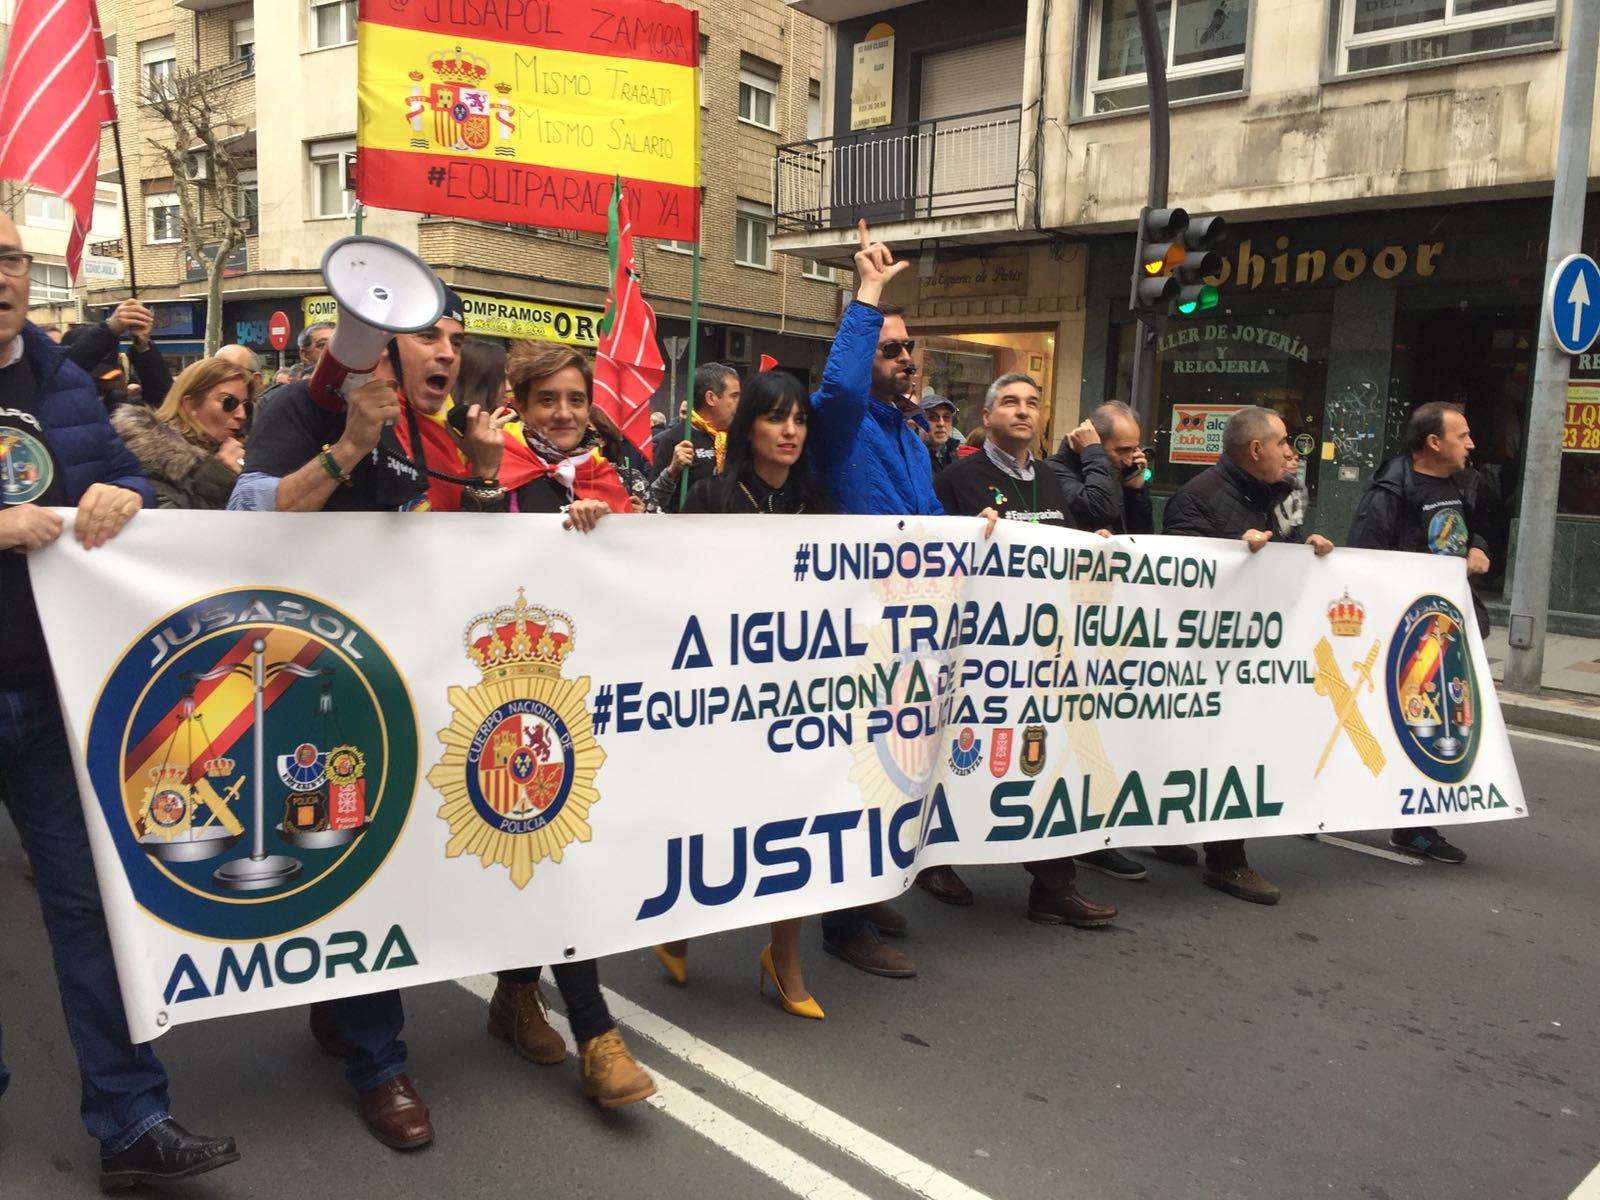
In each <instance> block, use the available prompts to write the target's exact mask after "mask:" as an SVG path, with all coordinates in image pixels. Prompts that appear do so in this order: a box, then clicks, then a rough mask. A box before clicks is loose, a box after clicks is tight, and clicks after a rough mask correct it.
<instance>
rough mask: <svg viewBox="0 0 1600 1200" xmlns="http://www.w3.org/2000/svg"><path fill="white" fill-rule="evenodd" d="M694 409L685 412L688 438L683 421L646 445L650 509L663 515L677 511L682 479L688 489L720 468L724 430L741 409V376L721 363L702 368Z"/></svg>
mask: <svg viewBox="0 0 1600 1200" xmlns="http://www.w3.org/2000/svg"><path fill="white" fill-rule="evenodd" d="M693 386H694V407H693V408H692V409H691V410H690V412H689V422H690V429H689V436H688V437H684V436H683V422H682V421H679V422H678V423H677V424H675V425H668V426H667V427H666V428H664V429H663V430H661V432H660V433H658V434H656V435H655V437H654V438H652V439H651V441H650V462H651V466H652V468H653V469H654V470H655V472H656V478H655V482H654V483H653V484H652V485H651V488H650V500H649V503H650V506H651V507H652V508H653V509H658V510H660V511H662V512H680V511H682V507H683V506H682V505H681V504H680V503H679V498H680V497H681V496H683V495H684V488H683V483H682V477H683V473H684V471H685V470H687V471H688V472H689V486H690V487H693V486H694V485H695V484H697V483H699V482H700V481H701V480H702V479H710V478H711V477H712V476H713V475H715V474H716V473H717V472H718V471H719V470H721V468H722V446H723V443H724V442H725V441H726V440H727V435H728V425H729V423H730V422H732V420H733V414H734V413H735V412H736V411H737V410H738V408H739V394H740V391H739V372H737V371H735V370H734V369H733V368H732V367H727V366H724V365H723V364H721V363H714V362H713V363H701V364H700V365H699V366H698V367H696V368H695V371H694V385H693Z"/></svg>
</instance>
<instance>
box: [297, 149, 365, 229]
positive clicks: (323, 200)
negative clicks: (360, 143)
mask: <svg viewBox="0 0 1600 1200" xmlns="http://www.w3.org/2000/svg"><path fill="white" fill-rule="evenodd" d="M308 149H309V153H310V159H311V215H312V216H313V217H347V216H349V215H350V213H351V211H352V210H353V209H354V207H355V202H356V194H355V192H353V191H351V190H350V189H349V188H348V187H346V186H345V184H347V183H348V182H349V177H350V166H351V163H352V161H353V160H354V158H355V154H356V140H355V139H354V138H340V139H339V140H338V141H333V142H313V143H311V145H310V147H309V148H308Z"/></svg>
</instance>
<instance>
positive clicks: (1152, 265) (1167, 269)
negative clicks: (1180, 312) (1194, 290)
mask: <svg viewBox="0 0 1600 1200" xmlns="http://www.w3.org/2000/svg"><path fill="white" fill-rule="evenodd" d="M1188 227H1189V214H1188V213H1186V212H1184V211H1183V209H1181V208H1146V209H1143V210H1141V211H1140V213H1139V234H1138V237H1137V238H1136V239H1135V246H1134V257H1133V287H1132V291H1131V294H1130V295H1129V297H1128V307H1129V308H1131V309H1132V310H1133V311H1134V314H1135V315H1136V316H1138V317H1139V318H1140V319H1141V320H1145V321H1147V322H1149V323H1151V324H1156V323H1159V322H1160V320H1161V318H1163V317H1165V316H1166V315H1167V309H1168V306H1169V304H1170V303H1171V302H1173V301H1175V300H1176V299H1177V297H1178V292H1179V288H1180V286H1181V285H1180V284H1179V282H1178V280H1177V279H1176V278H1174V276H1173V271H1174V270H1176V269H1177V268H1178V267H1179V266H1180V265H1181V264H1182V263H1183V262H1184V260H1185V258H1186V257H1187V256H1188V250H1187V249H1186V248H1185V246H1184V244H1183V240H1182V239H1183V235H1184V231H1185V230H1186V229H1188Z"/></svg>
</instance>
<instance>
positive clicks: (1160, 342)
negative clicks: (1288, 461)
mask: <svg viewBox="0 0 1600 1200" xmlns="http://www.w3.org/2000/svg"><path fill="white" fill-rule="evenodd" d="M1308 303H1309V304H1310V305H1315V306H1320V307H1321V311H1318V309H1317V308H1316V307H1313V308H1310V309H1309V310H1300V311H1284V309H1283V308H1282V307H1279V306H1262V305H1248V306H1247V305H1243V304H1241V305H1238V306H1236V307H1228V308H1217V309H1213V310H1212V311H1211V313H1210V314H1208V315H1207V317H1206V318H1205V319H1203V320H1193V321H1182V322H1174V323H1172V324H1171V325H1169V326H1168V328H1167V329H1166V330H1165V331H1164V332H1163V333H1162V334H1161V335H1160V336H1159V337H1158V338H1157V341H1156V371H1155V396H1156V406H1155V413H1156V416H1155V427H1154V428H1153V429H1147V430H1145V431H1144V438H1145V442H1146V444H1147V445H1149V446H1151V447H1152V448H1153V452H1152V454H1151V455H1150V467H1151V470H1152V471H1153V476H1152V486H1153V487H1155V489H1156V490H1157V491H1158V492H1162V493H1170V492H1175V491H1177V490H1178V488H1180V487H1182V486H1183V485H1184V484H1185V483H1186V482H1188V481H1189V480H1190V479H1191V478H1193V477H1194V476H1195V475H1196V474H1198V473H1199V472H1200V471H1201V470H1204V469H1205V468H1206V467H1208V466H1210V465H1211V464H1212V463H1214V462H1216V460H1217V455H1218V451H1219V450H1220V449H1221V444H1222V439H1221V433H1222V426H1223V425H1224V424H1226V422H1227V419H1228V417H1229V416H1230V415H1231V414H1232V413H1233V412H1235V411H1237V410H1238V409H1240V408H1242V407H1244V406H1246V405H1251V404H1256V405H1260V406H1261V407H1262V408H1270V409H1272V410H1273V411H1274V412H1276V413H1277V414H1278V415H1279V416H1281V417H1282V418H1283V423H1284V425H1285V427H1286V428H1287V429H1288V431H1289V437H1290V439H1291V440H1294V439H1298V440H1299V443H1300V448H1301V450H1302V453H1301V459H1300V478H1301V482H1302V483H1303V484H1304V485H1305V487H1306V491H1307V494H1308V496H1309V498H1310V499H1312V500H1315V499H1316V496H1317V486H1318V475H1319V468H1320V465H1321V454H1320V452H1319V451H1320V448H1321V446H1322V443H1323V440H1324V437H1323V434H1324V429H1325V422H1324V404H1325V401H1326V396H1327V382H1328V343H1329V338H1330V336H1331V333H1332V328H1333V313H1332V310H1331V299H1330V298H1329V297H1328V296H1327V295H1323V296H1319V297H1314V298H1310V299H1309V301H1308ZM1135 328H1136V326H1134V325H1133V324H1131V323H1128V324H1122V325H1119V326H1117V327H1116V336H1117V342H1116V360H1117V379H1118V388H1117V392H1116V396H1115V398H1116V399H1120V400H1126V399H1128V393H1129V390H1130V382H1131V379H1132V374H1133V342H1134V330H1135Z"/></svg>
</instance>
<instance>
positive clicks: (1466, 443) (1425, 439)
mask: <svg viewBox="0 0 1600 1200" xmlns="http://www.w3.org/2000/svg"><path fill="white" fill-rule="evenodd" d="M1471 453H1472V431H1471V430H1470V429H1468V428H1467V417H1466V414H1465V413H1463V412H1462V411H1461V409H1460V408H1458V407H1456V406H1455V405H1454V404H1444V403H1441V402H1439V401H1434V402H1433V403H1431V404H1424V405H1423V406H1422V407H1420V408H1418V409H1417V410H1416V412H1414V413H1412V414H1411V420H1410V421H1409V422H1408V423H1407V425H1406V453H1405V454H1402V455H1399V456H1398V457H1396V458H1391V459H1390V460H1389V461H1388V462H1386V463H1384V464H1383V466H1381V467H1379V468H1378V473H1377V474H1376V475H1374V476H1373V477H1372V480H1371V482H1369V483H1368V484H1367V490H1366V492H1365V493H1364V494H1363V495H1362V497H1361V503H1360V504H1359V505H1357V507H1356V515H1355V517H1354V518H1353V519H1352V520H1351V522H1350V544H1351V545H1352V546H1362V547H1365V548H1367V549H1370V550H1409V551H1410V552H1412V553H1413V554H1448V555H1452V556H1454V557H1457V558H1465V559H1466V560H1467V575H1468V576H1469V577H1471V576H1473V575H1482V574H1484V573H1485V572H1487V571H1488V570H1489V543H1488V541H1487V540H1486V539H1485V538H1484V536H1483V535H1482V534H1481V533H1478V532H1475V529H1474V526H1475V525H1476V524H1477V520H1476V517H1477V499H1478V477H1477V476H1476V475H1475V474H1473V473H1472V472H1471V471H1470V470H1468V469H1467V456H1468V455H1469V454H1471ZM1472 607H1473V610H1474V612H1475V613H1476V615H1477V618H1478V631H1479V632H1480V633H1488V631H1489V614H1488V612H1487V610H1486V609H1485V608H1484V605H1483V601H1482V600H1480V599H1478V593H1477V592H1476V591H1474V592H1473V593H1472ZM1389 844H1390V845H1391V846H1394V847H1395V848H1396V849H1398V850H1404V851H1406V852H1407V853H1408V854H1416V855H1420V856H1422V857H1424V858H1431V859H1434V860H1436V861H1438V862H1445V863H1463V862H1466V861H1467V856H1466V854H1465V852H1464V851H1462V850H1461V849H1460V848H1458V847H1456V846H1452V845H1451V844H1450V843H1449V842H1447V841H1445V839H1444V838H1442V837H1441V836H1439V831H1438V830H1437V829H1434V828H1433V827H1432V826H1419V827H1416V828H1407V829H1396V830H1395V831H1394V832H1393V833H1391V834H1390V835H1389Z"/></svg>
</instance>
